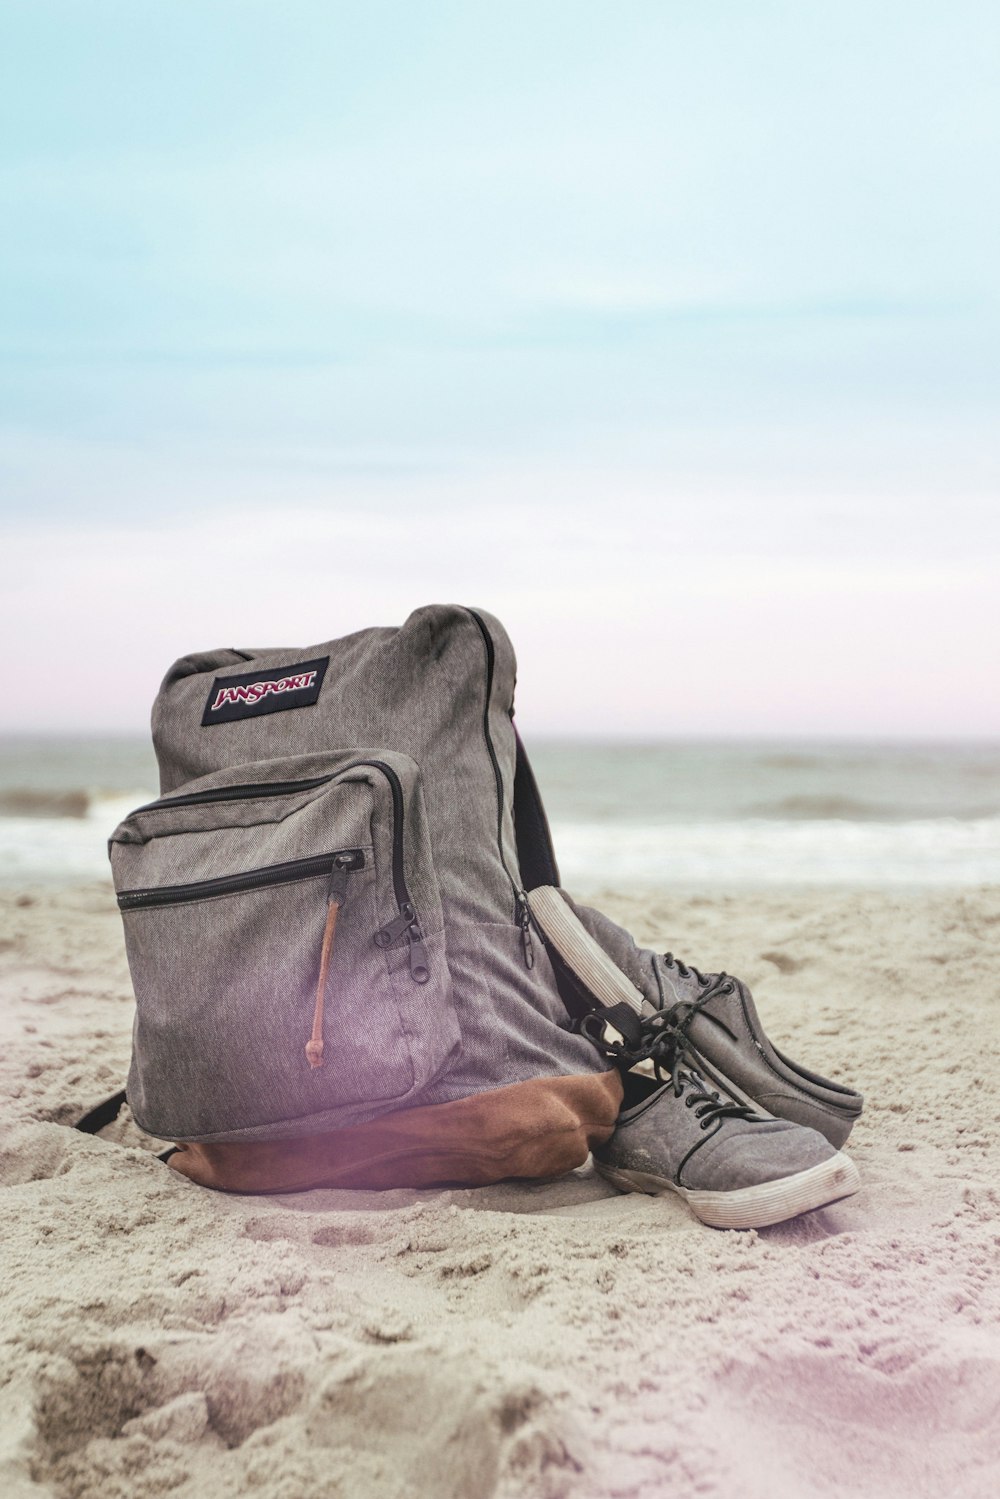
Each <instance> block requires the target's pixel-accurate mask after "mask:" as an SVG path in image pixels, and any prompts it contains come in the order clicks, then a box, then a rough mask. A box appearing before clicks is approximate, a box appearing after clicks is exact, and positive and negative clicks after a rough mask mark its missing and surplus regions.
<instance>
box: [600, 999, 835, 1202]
mask: <svg viewBox="0 0 1000 1499" xmlns="http://www.w3.org/2000/svg"><path fill="white" fill-rule="evenodd" d="M643 1030H644V1033H645V1036H644V1040H645V1042H646V1044H645V1046H644V1048H643V1049H644V1050H645V1052H646V1055H647V1057H653V1059H654V1065H655V1067H656V1070H657V1072H658V1073H659V1074H660V1077H663V1076H665V1075H666V1066H667V1065H669V1075H668V1080H666V1081H658V1082H655V1083H647V1082H645V1080H643V1079H641V1078H631V1077H628V1078H627V1082H628V1083H629V1084H630V1086H631V1088H632V1089H633V1092H634V1091H636V1090H642V1091H645V1093H646V1096H645V1097H641V1098H640V1099H639V1100H638V1101H637V1102H634V1103H632V1104H631V1105H630V1106H629V1107H627V1108H624V1109H623V1110H622V1112H621V1113H620V1114H619V1116H618V1123H617V1125H616V1126H615V1132H614V1134H613V1135H612V1136H611V1138H610V1140H608V1141H607V1142H606V1144H604V1145H602V1146H600V1147H599V1148H598V1149H597V1150H595V1151H594V1164H595V1165H596V1167H597V1169H598V1171H600V1173H601V1175H602V1176H605V1177H607V1179H608V1181H610V1182H612V1183H613V1185H614V1186H616V1187H619V1188H620V1189H621V1190H622V1191H624V1192H650V1193H659V1192H668V1191H669V1192H677V1193H679V1195H680V1196H681V1197H683V1198H684V1199H685V1201H686V1202H687V1204H688V1206H689V1207H690V1209H691V1211H692V1212H693V1213H694V1214H695V1216H696V1217H698V1218H700V1219H701V1221H702V1222H703V1223H707V1224H709V1225H710V1226H711V1227H712V1228H763V1227H765V1226H766V1225H767V1224H769V1223H781V1222H783V1221H784V1220H785V1219H786V1218H794V1217H796V1216H797V1215H798V1214H799V1213H808V1212H810V1211H811V1210H812V1209H813V1208H820V1207H825V1206H826V1205H827V1204H829V1203H831V1202H836V1201H838V1200H839V1199H840V1198H842V1197H849V1196H850V1195H851V1194H852V1193H853V1192H856V1191H857V1190H858V1187H859V1186H860V1184H861V1183H860V1178H859V1176H858V1170H857V1167H856V1166H855V1165H854V1162H853V1161H852V1160H851V1159H850V1158H849V1157H848V1156H846V1155H844V1154H843V1153H842V1152H841V1151H839V1150H834V1148H833V1147H832V1146H831V1145H830V1143H829V1141H827V1140H826V1139H824V1137H823V1136H822V1135H821V1134H819V1133H818V1132H817V1131H816V1130H814V1129H807V1128H805V1127H804V1126H802V1125H799V1124H792V1123H790V1122H789V1121H788V1120H786V1119H772V1118H769V1117H767V1116H765V1115H763V1114H760V1113H757V1112H755V1111H754V1110H753V1109H752V1108H750V1107H748V1106H747V1105H746V1104H744V1103H741V1102H740V1101H739V1100H738V1099H736V1098H734V1097H733V1096H732V1094H731V1093H729V1092H727V1090H726V1089H725V1088H724V1087H723V1086H721V1085H718V1084H717V1085H715V1086H712V1085H711V1084H709V1083H708V1082H707V1081H706V1079H705V1078H704V1077H703V1076H702V1075H701V1073H700V1072H699V1071H698V1068H697V1066H696V1064H695V1062H694V1061H693V1059H692V1056H691V1053H690V1052H689V1051H688V1050H687V1049H686V1048H685V1047H684V1045H683V1038H682V1037H680V1036H679V1035H678V1034H677V1033H676V1032H673V1033H672V1032H671V1030H670V1029H669V1028H668V1027H666V1026H665V1024H664V1021H663V1018H662V1016H658V1017H655V1019H654V1020H653V1022H652V1025H650V1023H649V1022H647V1023H646V1024H644V1026H643Z"/></svg>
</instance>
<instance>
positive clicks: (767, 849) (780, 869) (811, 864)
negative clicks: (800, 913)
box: [552, 817, 1000, 890]
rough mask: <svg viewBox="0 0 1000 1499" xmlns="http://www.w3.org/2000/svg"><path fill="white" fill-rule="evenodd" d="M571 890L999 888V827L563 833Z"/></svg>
mask: <svg viewBox="0 0 1000 1499" xmlns="http://www.w3.org/2000/svg"><path fill="white" fill-rule="evenodd" d="M552 837H553V843H554V845H555V849H556V854H557V858H558V861H559V869H560V873H561V876H562V880H563V883H564V885H566V886H567V887H568V888H572V887H573V886H574V885H575V886H579V887H591V888H593V887H594V885H595V884H600V885H602V886H606V885H623V886H657V885H659V886H662V885H685V886H691V885H699V886H704V887H705V889H706V890H708V889H711V888H713V887H719V886H720V885H723V886H724V885H799V884H807V885H862V886H925V887H926V886H935V885H939V886H940V885H981V884H996V883H1000V817H988V818H980V819H978V820H971V821H960V820H958V819H956V818H934V819H926V820H923V821H912V822H883V823H879V822H863V823H857V822H838V821H836V820H833V819H829V818H825V819H823V820H822V821H814V822H807V821H795V822H780V821H772V820H767V819H763V818H761V819H752V818H748V819H744V820H741V821H739V822H689V823H661V824H647V825H646V826H640V827H637V826H635V825H634V824H626V823H609V822H600V823H598V822H574V823H556V824H554V825H553V829H552Z"/></svg>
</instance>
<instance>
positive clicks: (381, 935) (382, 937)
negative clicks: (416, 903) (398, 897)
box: [372, 902, 417, 947]
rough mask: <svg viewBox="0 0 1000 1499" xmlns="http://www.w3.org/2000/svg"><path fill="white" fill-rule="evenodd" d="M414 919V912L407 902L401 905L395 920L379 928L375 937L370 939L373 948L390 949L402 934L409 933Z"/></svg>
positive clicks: (415, 915) (415, 917)
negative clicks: (373, 945)
mask: <svg viewBox="0 0 1000 1499" xmlns="http://www.w3.org/2000/svg"><path fill="white" fill-rule="evenodd" d="M416 919H417V913H416V911H415V910H414V909H413V907H412V906H411V905H409V904H408V903H407V902H404V903H403V905H401V906H400V908H399V915H398V916H397V917H396V918H395V920H393V921H389V922H387V923H386V925H385V926H383V927H380V928H379V930H378V931H377V932H376V933H375V936H374V937H373V939H372V940H373V942H374V943H375V946H376V947H391V946H392V944H393V943H394V942H397V941H398V940H399V938H400V937H401V936H402V935H403V933H404V932H407V931H409V929H410V927H411V926H412V925H413V923H414V922H415V921H416Z"/></svg>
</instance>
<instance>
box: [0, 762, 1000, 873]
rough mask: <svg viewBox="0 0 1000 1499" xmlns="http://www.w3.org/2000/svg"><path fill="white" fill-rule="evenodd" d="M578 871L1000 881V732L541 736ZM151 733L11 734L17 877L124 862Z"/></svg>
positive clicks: (5, 805)
mask: <svg viewBox="0 0 1000 1499" xmlns="http://www.w3.org/2000/svg"><path fill="white" fill-rule="evenodd" d="M529 749H530V753H531V759H532V763H533V765H534V769H535V775H536V777H537V780H538V783H539V786H540V788H541V792H542V796H543V799H544V801H545V805H546V808H547V810H548V815H549V821H550V823H551V826H552V834H553V841H554V843H555V848H556V854H557V857H558V860H559V865H560V871H561V875H562V880H563V883H564V885H566V886H567V888H569V889H573V888H577V889H580V890H592V889H595V888H598V887H602V888H607V887H609V886H610V887H615V886H628V887H664V886H667V887H669V886H673V887H678V886H679V887H683V888H685V889H688V890H690V889H705V890H718V889H728V888H733V889H742V888H746V887H748V886H775V885H777V886H797V885H830V886H847V885H849V886H863V887H870V888H878V889H886V888H890V889H891V888H897V887H898V888H903V887H914V886H923V887H928V886H955V885H958V886H971V885H979V884H985V883H994V884H995V883H1000V745H998V744H991V745H985V744H976V745H971V744H964V745H962V744H937V745H931V744H862V743H850V744H848V743H840V744H820V743H812V742H796V743H767V744H765V743H759V742H754V743H733V742H726V743H722V742H715V743H705V744H694V743H679V742H669V743H649V744H614V743H601V744H598V743H590V742H587V743H583V742H556V741H552V740H549V741H541V742H538V743H529ZM156 791H157V776H156V765H155V761H154V758H153V754H152V751H151V749H150V747H149V744H148V741H145V740H143V739H138V738H137V739H126V738H119V739H98V738H45V739H42V738H32V739H28V738H14V737H11V738H4V739H0V881H2V882H3V883H4V884H5V885H7V886H10V885H31V884H39V883H43V884H44V883H52V882H59V883H67V882H68V883H72V882H74V881H78V880H90V879H107V878H108V865H107V853H106V839H107V836H108V834H109V833H110V832H111V830H112V829H113V828H114V827H115V825H116V823H118V822H119V821H120V820H121V818H122V817H124V816H125V814H126V813H127V812H128V811H129V810H130V809H131V808H132V807H134V806H138V805H140V804H141V803H142V802H144V801H149V800H151V799H152V798H153V797H154V796H155V795H156Z"/></svg>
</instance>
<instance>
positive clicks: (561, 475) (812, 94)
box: [0, 0, 1000, 734]
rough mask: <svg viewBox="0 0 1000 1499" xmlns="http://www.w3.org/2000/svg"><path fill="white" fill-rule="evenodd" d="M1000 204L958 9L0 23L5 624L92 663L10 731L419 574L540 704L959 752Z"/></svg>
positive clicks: (98, 7)
mask: <svg viewBox="0 0 1000 1499" xmlns="http://www.w3.org/2000/svg"><path fill="white" fill-rule="evenodd" d="M998 181H1000V10H998V8H997V7H996V6H995V5H993V4H987V3H977V4H973V3H968V0H965V3H963V0H958V3H953V4H943V3H942V4H917V3H914V0H910V3H898V4H897V3H876V4H872V3H870V0H869V3H865V4H859V3H841V4H838V5H836V6H834V5H830V4H828V3H825V0H824V3H815V0H796V3H780V4H778V3H768V0H761V3H753V4H750V3H747V0H744V3H742V4H736V3H728V4H723V3H716V0H707V3H702V4H697V5H694V4H674V3H664V0H661V3H649V4H641V3H630V0H625V3H611V0H607V3H600V4H594V3H587V0H572V3H550V0H533V3H525V4H510V3H502V0H500V3H495V4H491V5H486V4H478V3H475V4H473V3H468V0H467V3H464V4H440V3H428V4H421V3H416V4H382V3H364V4H362V3H358V4H350V5H345V4H337V3H325V4H322V3H315V4H312V3H310V4H304V3H297V0H269V3H262V0H229V3H220V0H180V3H177V0H174V3H171V4H162V5H154V4H146V3H137V0H120V3H108V0H93V3H90V4H87V5H82V4H79V3H62V4H56V3H51V0H6V4H5V5H4V7H3V11H2V16H0V213H2V232H0V494H2V506H3V514H4V519H3V538H2V539H3V540H4V542H5V546H4V552H5V556H6V558H7V561H6V564H5V568H4V570H5V573H6V587H5V597H6V600H7V615H8V619H7V622H6V623H5V631H7V630H18V631H27V638H28V639H29V641H31V642H33V643H34V644H36V645H37V646H40V647H42V648H44V649H45V650H55V649H57V648H58V646H59V644H60V642H61V641H65V640H66V639H68V638H72V640H73V642H74V644H75V647H76V649H77V651H78V652H79V653H80V655H81V657H82V659H84V660H86V661H87V662H88V663H89V662H92V663H95V664H99V663H100V662H101V661H105V660H107V659H109V656H111V657H113V659H115V660H116V662H118V664H119V669H120V671H121V672H122V673H123V676H122V677H121V681H120V685H119V688H118V689H116V692H115V693H114V694H112V697H111V698H110V700H108V699H107V698H104V697H102V699H101V700H100V702H98V703H96V704H95V702H94V699H93V697H92V695H91V694H89V693H88V692H86V691H84V690H83V689H82V688H81V689H77V688H75V687H74V688H71V689H70V688H68V689H67V691H66V693H64V694H63V695H62V696H60V697H58V698H56V699H53V698H52V697H47V698H46V699H45V700H44V701H42V700H36V699H33V697H32V694H31V693H30V692H29V693H28V695H27V697H26V698H22V699H21V700H20V703H19V708H18V712H19V714H20V715H21V718H20V719H19V720H18V721H19V722H20V721H23V722H24V723H26V724H27V723H31V724H32V725H35V724H38V725H44V724H65V725H67V726H75V725H83V724H85V723H86V724H88V725H89V726H91V727H100V726H102V725H103V724H105V723H107V722H109V721H111V720H113V721H114V722H116V723H120V724H121V725H123V726H128V725H132V724H137V725H138V724H141V723H142V721H143V720H144V718H145V713H146V710H147V706H148V699H149V695H150V692H151V691H152V690H153V689H154V688H155V683H156V681H157V680H158V677H159V676H160V674H161V673H162V671H163V669H164V668H165V666H166V665H167V664H169V661H170V660H171V659H172V658H173V656H175V655H178V654H181V653H183V652H185V651H187V650H189V649H192V648H200V647H204V646H209V645H215V644H219V643H228V642H231V641H232V642H236V643H246V642H251V643H253V642H257V643H270V642H275V641H280V640H282V639H287V640H289V641H290V642H295V641H298V642H303V643H305V642H308V641H310V640H315V639H318V638H323V637H324V636H328V635H330V634H335V633H340V632H342V631H345V630H348V629H353V628H358V627H360V626H362V625H364V624H368V623H376V622H378V623H388V622H392V621H393V620H396V619H400V618H402V616H403V615H404V614H405V613H406V612H407V610H408V609H409V608H411V607H414V606H416V605H418V604H420V603H424V602H428V601H430V600H431V599H434V598H457V599H463V600H468V601H471V602H478V603H480V604H482V605H485V606H486V607H490V608H493V609H494V610H495V611H496V612H497V613H499V614H501V615H502V617H504V618H505V619H508V620H509V621H510V622H511V627H512V633H513V634H514V637H515V644H516V645H517V646H518V648H519V653H520V655H521V657H522V684H523V686H524V691H525V694H526V696H527V701H528V706H529V709H530V712H532V713H533V714H534V716H535V718H536V719H537V721H538V723H539V726H540V727H541V728H545V729H558V728H566V729H574V730H581V729H586V728H588V727H589V726H590V724H591V721H592V715H593V712H594V708H593V697H592V688H590V687H589V684H588V683H587V682H586V680H585V678H584V676H583V675H582V674H581V672H580V670H579V669H578V668H576V667H575V666H574V664H573V663H574V661H575V660H576V656H577V653H578V652H582V653H583V655H584V656H585V657H586V658H587V659H588V660H590V661H591V662H592V663H594V666H595V668H596V667H599V669H600V670H601V672H602V673H604V675H605V677H606V678H607V686H605V685H603V684H602V686H601V689H600V690H601V692H603V693H605V694H606V697H605V699H603V701H604V703H605V708H604V710H603V712H602V717H603V718H605V719H607V720H608V723H609V724H610V726H612V727H616V728H620V729H621V731H622V732H647V731H648V732H671V731H673V732H713V733H714V732H720V733H723V732H724V733H738V732H742V731H746V732H755V733H762V732H779V733H784V732H817V733H820V732H821V733H831V732H838V731H840V732H844V733H880V734H884V733H894V732H898V733H900V734H910V733H912V734H923V733H934V732H937V731H939V730H940V731H951V732H957V733H976V734H982V733H996V734H1000V706H998V703H997V694H996V690H995V685H994V684H995V679H996V666H997V660H996V651H995V647H994V641H995V639H996V631H997V627H998V625H1000V618H998V611H997V603H996V601H997V597H998V595H1000V570H998V566H997V558H998V555H1000V498H998V479H1000V442H998V426H1000V423H998V411H1000V358H998V348H1000V196H998V192H997V182H998ZM123 624H125V625H127V630H126V632H125V633H126V634H127V640H123ZM585 699H586V701H585ZM678 699H679V701H678ZM608 723H606V724H605V725H604V726H605V727H607V726H608Z"/></svg>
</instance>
